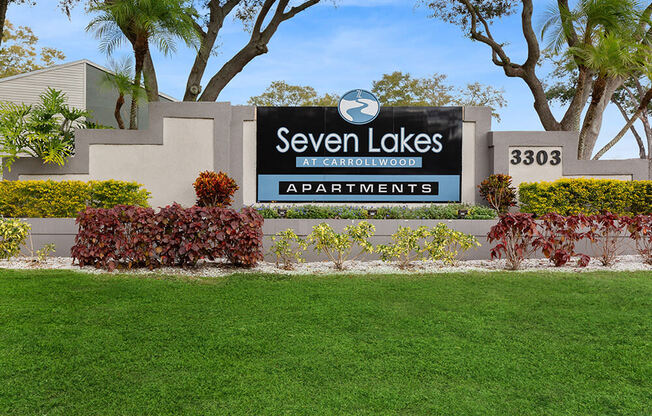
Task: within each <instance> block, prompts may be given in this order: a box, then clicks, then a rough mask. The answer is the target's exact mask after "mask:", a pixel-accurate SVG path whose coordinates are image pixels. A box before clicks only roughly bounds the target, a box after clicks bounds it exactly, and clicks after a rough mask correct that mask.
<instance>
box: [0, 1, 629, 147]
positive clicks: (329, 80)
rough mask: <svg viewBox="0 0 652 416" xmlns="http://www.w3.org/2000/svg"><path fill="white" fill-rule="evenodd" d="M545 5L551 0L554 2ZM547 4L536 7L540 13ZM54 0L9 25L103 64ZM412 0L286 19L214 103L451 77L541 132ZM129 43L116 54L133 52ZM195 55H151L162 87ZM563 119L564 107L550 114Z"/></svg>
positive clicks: (13, 10) (176, 88) (222, 55)
mask: <svg viewBox="0 0 652 416" xmlns="http://www.w3.org/2000/svg"><path fill="white" fill-rule="evenodd" d="M550 1H551V0H550ZM550 1H549V0H540V1H537V2H536V4H537V6H539V5H540V6H541V7H540V9H539V13H541V11H542V10H543V9H544V7H545V6H546V3H549V2H550ZM56 3H57V2H56V1H55V0H47V1H41V2H39V4H38V5H37V6H34V7H28V6H24V5H18V6H17V5H12V6H10V7H9V11H8V14H7V18H8V19H9V20H11V21H12V22H13V23H14V24H18V25H27V26H30V27H31V28H32V29H33V30H34V32H35V34H36V35H37V36H38V37H39V39H40V44H41V45H43V46H51V47H56V48H58V49H60V50H62V51H63V52H64V53H65V54H66V57H67V61H72V60H77V59H84V58H86V59H90V60H92V61H94V62H97V63H99V64H102V65H103V64H105V63H106V61H107V57H106V56H105V55H103V54H102V53H100V52H99V49H98V41H97V40H96V39H95V38H94V37H93V36H92V35H91V34H88V33H86V32H85V26H86V24H87V23H88V20H89V16H88V15H86V14H85V13H84V11H83V8H82V7H78V8H77V9H76V10H75V11H74V13H73V15H72V17H71V19H70V20H68V18H67V17H66V16H64V15H63V14H61V13H60V12H58V10H57V9H56ZM414 4H415V1H413V0H338V5H337V7H334V6H333V4H332V3H328V2H325V4H323V5H317V6H314V7H312V8H310V9H308V10H307V11H306V12H304V13H303V14H301V15H299V16H297V17H295V18H294V19H292V20H289V21H287V22H284V23H283V24H282V25H281V27H280V28H279V30H278V32H277V33H276V35H275V37H274V38H273V39H272V41H271V42H270V45H269V53H268V54H266V55H263V56H261V57H258V58H256V59H255V60H254V61H253V62H252V63H250V64H249V65H248V66H247V67H246V68H245V69H244V71H243V72H241V73H240V74H239V75H238V76H237V77H236V78H235V79H234V80H233V81H232V82H231V83H230V84H229V85H228V86H227V87H226V89H225V90H224V91H223V93H222V95H221V96H220V98H219V101H230V102H232V103H233V104H244V103H246V101H247V99H248V98H249V97H250V96H252V95H258V94H260V93H262V92H263V91H264V90H265V88H266V87H267V86H268V85H269V83H270V82H272V81H276V80H285V81H287V82H289V83H291V84H301V85H311V86H313V87H315V88H316V89H317V90H318V91H320V92H322V93H325V92H335V93H338V94H342V93H344V92H346V91H348V90H351V89H354V88H370V87H371V83H372V81H373V80H377V79H379V78H380V77H381V76H382V74H384V73H389V72H393V71H403V72H410V73H411V74H413V75H414V76H419V77H423V76H428V75H431V74H432V73H434V72H438V73H442V74H446V75H448V78H449V81H450V82H451V83H453V84H455V85H458V86H463V85H465V84H467V83H471V82H481V83H484V84H488V85H492V86H494V87H496V88H503V89H504V90H505V92H506V93H505V97H506V98H507V100H508V106H507V107H506V108H504V109H503V110H502V111H501V116H502V122H501V123H496V122H494V124H493V128H494V130H542V127H541V124H540V122H539V120H538V118H537V115H536V113H535V112H534V109H533V108H532V101H533V100H532V96H531V94H530V93H529V91H528V89H527V88H526V87H525V84H524V83H523V82H522V81H521V80H520V79H513V78H507V77H505V75H504V74H503V72H502V70H501V69H500V68H498V67H496V66H494V65H493V64H492V63H491V61H490V52H489V50H488V48H487V47H486V46H485V45H483V44H479V43H475V42H472V41H470V40H468V39H466V38H464V37H462V35H461V32H460V30H459V29H458V28H457V27H455V26H452V25H448V24H445V23H443V22H440V21H438V20H433V19H429V18H428V11H427V10H426V9H424V8H418V7H415V6H414ZM494 36H495V37H496V38H497V39H500V40H504V41H505V42H509V45H508V46H507V50H508V52H509V54H510V56H511V58H512V60H515V61H520V60H521V59H522V58H523V56H524V55H525V45H524V42H523V40H522V34H521V33H520V22H519V19H518V17H511V18H507V19H503V20H502V21H501V23H500V25H497V26H496V27H495V28H494ZM247 39H248V35H247V34H246V33H245V32H244V31H243V29H242V24H241V23H239V22H236V21H233V20H230V21H228V22H227V24H226V25H225V27H224V29H223V30H222V35H221V37H220V38H219V40H218V43H219V53H218V54H217V56H215V57H213V58H212V59H211V61H210V63H209V66H208V69H207V71H206V73H207V78H206V79H205V82H206V81H207V80H208V79H209V77H210V76H212V75H213V74H214V73H215V72H217V70H218V69H219V68H220V67H221V65H222V64H223V63H224V62H225V61H226V60H227V59H228V58H230V57H231V56H233V54H234V53H235V52H237V50H238V49H239V48H240V47H241V46H242V45H244V44H245V43H246V41H247ZM129 54H130V49H129V48H127V47H126V46H125V47H124V48H123V49H122V50H121V51H118V52H116V54H115V56H116V57H121V56H124V55H129ZM194 57H195V54H194V51H192V50H190V49H188V48H186V47H185V46H184V45H179V47H178V51H177V53H175V54H173V55H171V56H167V57H166V56H162V55H161V54H159V53H155V54H154V60H155V65H156V70H157V74H158V81H159V88H160V90H161V91H162V92H165V93H167V94H170V95H172V96H174V97H176V98H182V96H183V91H184V89H185V85H186V79H187V74H188V73H189V71H190V68H191V66H192V62H193V60H194ZM556 111H557V114H561V109H556ZM623 124H624V122H623V120H622V117H621V116H620V114H619V113H618V111H617V110H616V109H615V108H610V109H609V110H608V111H607V114H606V117H605V123H604V125H603V129H602V132H603V134H602V136H601V139H600V141H599V143H598V147H599V146H600V145H601V144H603V143H606V142H607V141H608V140H609V139H610V138H612V137H613V136H614V135H615V134H616V133H617V132H618V130H620V128H621V127H622V126H623ZM637 156H638V150H637V147H636V144H635V142H634V139H633V138H632V137H631V135H628V136H627V137H626V138H625V139H623V140H622V141H621V142H620V143H619V144H618V145H617V146H615V147H614V148H613V149H612V150H611V151H610V152H609V153H608V154H607V155H606V157H608V158H628V157H637Z"/></svg>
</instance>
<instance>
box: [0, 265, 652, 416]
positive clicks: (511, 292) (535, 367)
mask: <svg viewBox="0 0 652 416" xmlns="http://www.w3.org/2000/svg"><path fill="white" fill-rule="evenodd" d="M651 334H652V273H645V272H641V273H607V272H599V273H587V274H557V273H555V274H545V273H538V274H533V273H529V274H528V273H522V274H511V273H493V274H490V273H486V274H481V273H474V274H457V275H456V274H450V275H438V276H418V277H405V276H403V277H401V276H367V277H343V276H340V277H332V276H331V277H315V276H311V277H309V276H304V277H288V278H282V277H279V276H232V277H229V278H225V279H220V280H205V281H199V282H197V281H194V282H191V281H184V280H179V279H170V278H161V279H152V278H136V277H125V276H120V275H85V274H81V273H72V272H65V271H28V272H25V271H22V272H19V271H7V270H4V271H0V414H2V415H27V414H29V415H34V414H39V415H94V414H97V415H100V414H101V415H143V414H169V415H181V414H190V415H195V414H196V415H200V414H201V415H210V414H229V415H236V414H252V415H258V414H271V415H277V414H305V415H316V414H319V415H322V414H334V415H341V414H369V415H381V414H382V415H385V414H401V415H410V414H424V415H435V414H441V415H650V414H652V404H651V403H652V359H651V357H652V335H651Z"/></svg>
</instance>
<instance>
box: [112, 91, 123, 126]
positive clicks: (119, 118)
mask: <svg viewBox="0 0 652 416" xmlns="http://www.w3.org/2000/svg"><path fill="white" fill-rule="evenodd" d="M124 103H125V96H124V94H120V96H119V97H118V100H117V101H116V102H115V111H114V112H113V115H114V116H115V121H117V122H118V127H119V128H120V129H121V130H124V128H125V122H124V121H122V114H121V113H120V110H122V106H123V105H124Z"/></svg>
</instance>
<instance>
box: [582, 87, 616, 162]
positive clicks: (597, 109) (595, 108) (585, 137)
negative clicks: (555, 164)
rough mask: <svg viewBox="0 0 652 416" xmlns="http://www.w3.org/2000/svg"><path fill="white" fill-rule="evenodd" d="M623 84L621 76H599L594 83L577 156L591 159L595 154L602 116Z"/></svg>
mask: <svg viewBox="0 0 652 416" xmlns="http://www.w3.org/2000/svg"><path fill="white" fill-rule="evenodd" d="M621 85H622V79H620V78H607V77H604V76H599V77H598V78H597V79H596V81H595V83H594V85H593V94H592V98H591V103H590V104H589V108H588V109H587V111H586V115H585V116H584V123H583V124H582V129H581V130H580V137H579V142H578V147H577V157H578V158H579V159H580V160H589V159H591V156H592V155H593V149H594V148H595V143H596V142H597V140H598V136H599V135H600V129H601V128H602V117H603V115H604V111H605V109H606V108H607V105H608V104H609V102H611V97H613V94H614V92H615V91H616V89H618V87H620V86H621Z"/></svg>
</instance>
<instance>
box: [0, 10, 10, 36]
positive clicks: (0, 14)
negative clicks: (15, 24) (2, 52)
mask: <svg viewBox="0 0 652 416" xmlns="http://www.w3.org/2000/svg"><path fill="white" fill-rule="evenodd" d="M7 6H9V0H0V46H2V40H3V37H4V36H3V35H4V30H5V18H6V17H7Z"/></svg>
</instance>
